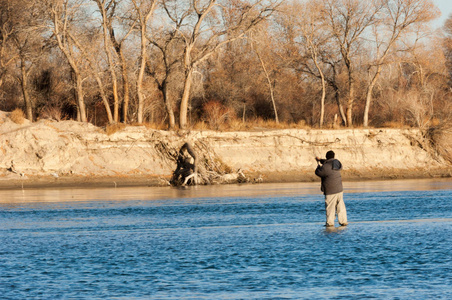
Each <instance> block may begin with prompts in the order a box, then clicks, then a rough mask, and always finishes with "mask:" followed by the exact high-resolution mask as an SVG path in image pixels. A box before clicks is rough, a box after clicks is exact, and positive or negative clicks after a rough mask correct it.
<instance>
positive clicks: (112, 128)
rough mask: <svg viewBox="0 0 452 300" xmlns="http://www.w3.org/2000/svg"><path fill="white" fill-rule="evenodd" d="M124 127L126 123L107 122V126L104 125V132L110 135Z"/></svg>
mask: <svg viewBox="0 0 452 300" xmlns="http://www.w3.org/2000/svg"><path fill="white" fill-rule="evenodd" d="M124 128H126V124H124V123H115V124H108V125H107V127H105V133H106V134H107V135H112V134H113V133H115V132H118V131H121V130H123V129H124Z"/></svg>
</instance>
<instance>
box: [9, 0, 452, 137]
mask: <svg viewBox="0 0 452 300" xmlns="http://www.w3.org/2000/svg"><path fill="white" fill-rule="evenodd" d="M438 15H439V11H438V9H437V8H436V7H435V6H434V5H433V3H432V1H430V0H410V1H405V0H403V1H402V0H364V1H358V0H312V1H302V0H299V1H297V0H286V1H283V0H40V1H35V0H14V1H10V0H0V110H5V111H12V110H14V109H17V108H20V109H22V110H23V111H24V113H25V116H26V118H28V119H29V120H32V121H33V120H37V119H41V118H53V119H56V120H63V119H75V120H79V121H82V122H92V123H94V124H96V125H100V126H104V125H108V124H113V123H120V122H122V123H138V124H143V123H146V124H153V125H155V126H156V127H158V128H169V129H175V128H192V127H194V126H197V125H199V124H200V123H201V124H205V126H207V127H210V128H212V129H221V128H222V127H223V126H228V124H232V123H242V124H246V123H248V122H256V121H257V120H259V121H262V120H264V121H272V122H274V123H282V124H303V125H306V126H311V127H333V126H348V127H353V126H364V127H367V126H374V127H377V126H417V127H421V128H428V127H431V126H432V125H438V124H443V123H446V122H448V121H449V120H451V119H452V118H451V112H452V106H451V103H452V97H451V93H450V91H451V80H450V79H451V78H450V75H451V70H452V65H451V62H452V55H451V54H452V42H451V40H452V39H451V38H452V19H449V20H448V21H447V22H446V24H445V26H444V27H443V28H441V29H437V30H435V31H434V30H432V28H431V26H430V25H431V24H430V23H431V21H432V20H434V19H435V18H436V17H437V16H438Z"/></svg>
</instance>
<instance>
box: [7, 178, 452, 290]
mask: <svg viewBox="0 0 452 300" xmlns="http://www.w3.org/2000/svg"><path fill="white" fill-rule="evenodd" d="M344 186H345V189H346V190H345V203H346V206H347V211H348V219H349V226H347V227H345V228H344V227H336V228H334V229H326V228H325V227H324V226H323V225H324V223H325V212H324V203H323V196H322V195H321V194H320V191H319V183H293V184H289V183H287V184H259V185H227V186H198V187H190V188H186V189H176V188H170V187H168V188H151V187H142V188H136V187H135V188H116V189H115V188H113V187H112V188H103V189H55V190H54V189H40V190H2V191H0V299H452V251H451V250H452V180H450V179H448V180H444V179H439V180H404V181H368V182H346V183H344Z"/></svg>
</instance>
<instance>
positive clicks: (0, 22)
mask: <svg viewBox="0 0 452 300" xmlns="http://www.w3.org/2000/svg"><path fill="white" fill-rule="evenodd" d="M14 8H17V6H16V5H15V4H14V3H11V1H8V0H1V1H0V86H2V84H3V80H4V77H5V76H6V75H7V73H8V69H9V68H10V67H11V66H12V65H13V64H14V62H15V61H16V59H18V58H19V55H18V53H17V51H14V43H13V39H12V35H13V33H14V31H15V29H16V28H15V26H14V22H15V20H14V19H15V18H14V16H13V15H12V11H14Z"/></svg>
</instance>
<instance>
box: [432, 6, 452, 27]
mask: <svg viewBox="0 0 452 300" xmlns="http://www.w3.org/2000/svg"><path fill="white" fill-rule="evenodd" d="M433 3H434V4H435V5H436V6H437V7H438V8H439V10H440V11H441V17H440V18H439V19H437V20H435V21H434V23H433V24H434V26H435V27H438V28H439V27H442V26H443V25H444V22H445V21H446V19H447V18H448V17H449V16H450V15H451V14H452V1H451V0H433Z"/></svg>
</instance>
